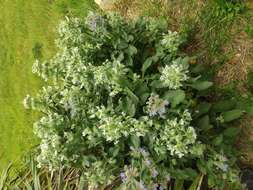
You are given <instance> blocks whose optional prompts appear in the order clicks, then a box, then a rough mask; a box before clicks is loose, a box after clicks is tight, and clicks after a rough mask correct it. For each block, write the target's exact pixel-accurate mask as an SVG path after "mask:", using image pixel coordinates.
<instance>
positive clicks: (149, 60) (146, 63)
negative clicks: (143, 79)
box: [141, 57, 153, 76]
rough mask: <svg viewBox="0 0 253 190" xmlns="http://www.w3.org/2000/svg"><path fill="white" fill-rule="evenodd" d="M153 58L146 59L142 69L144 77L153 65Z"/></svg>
mask: <svg viewBox="0 0 253 190" xmlns="http://www.w3.org/2000/svg"><path fill="white" fill-rule="evenodd" d="M152 62H153V61H152V58H151V57H149V58H147V59H146V61H145V62H144V63H143V65H142V68H141V72H142V76H144V74H145V72H146V70H147V69H148V68H149V67H150V66H151V65H152Z"/></svg>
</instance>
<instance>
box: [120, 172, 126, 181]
mask: <svg viewBox="0 0 253 190" xmlns="http://www.w3.org/2000/svg"><path fill="white" fill-rule="evenodd" d="M120 179H121V181H122V182H123V183H125V182H126V181H127V176H126V174H125V173H124V172H121V173H120Z"/></svg>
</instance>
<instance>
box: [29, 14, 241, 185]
mask: <svg viewBox="0 0 253 190" xmlns="http://www.w3.org/2000/svg"><path fill="white" fill-rule="evenodd" d="M183 39H184V38H183V37H181V36H180V35H179V34H177V33H176V32H171V31H168V30H167V26H166V24H164V23H160V22H157V21H152V20H147V19H144V18H141V19H139V20H137V21H135V22H130V21H125V20H124V19H123V18H121V17H120V16H118V15H115V14H108V15H97V14H95V13H91V14H90V15H88V17H87V18H86V19H76V18H67V19H66V20H65V21H63V22H62V23H61V24H60V26H59V38H58V40H57V46H58V48H59V51H58V53H57V54H56V55H55V57H54V58H52V59H51V60H49V61H46V62H43V63H39V62H38V61H37V62H36V63H35V64H34V66H33V72H34V73H37V74H38V75H39V76H40V77H41V78H43V79H44V80H45V81H48V82H49V84H50V85H49V86H47V87H44V88H43V89H42V90H41V91H40V92H39V93H38V95H37V96H36V97H35V98H33V97H30V96H29V95H28V96H27V97H26V98H25V100H24V104H25V107H26V108H32V109H35V110H38V111H40V112H42V113H43V114H44V116H43V117H42V118H41V119H40V120H39V121H37V122H36V123H35V133H36V134H37V135H38V137H39V138H40V139H41V144H40V155H39V156H38V158H37V161H38V162H39V166H49V167H50V168H51V169H54V168H57V167H59V166H62V165H63V166H66V167H79V168H83V169H84V176H85V178H86V180H87V181H88V184H89V187H90V188H97V187H99V186H102V187H103V186H107V185H111V184H115V186H116V187H117V188H120V189H153V188H155V189H164V188H167V187H168V186H173V181H175V186H176V187H175V188H176V189H177V188H179V187H183V186H184V185H186V186H187V183H184V181H193V185H192V188H194V184H195V186H198V187H199V184H198V182H196V181H202V180H203V177H204V176H205V177H206V178H207V180H208V185H209V187H213V188H218V189H222V188H223V187H225V185H227V184H229V185H231V186H233V187H234V189H239V188H240V183H239V176H238V174H239V171H238V170H237V167H236V165H235V161H236V159H235V154H236V153H235V150H234V147H233V140H234V138H232V137H234V136H235V134H237V132H238V131H236V129H234V128H229V124H230V122H231V121H233V120H235V119H237V118H238V117H240V116H241V115H242V114H243V112H244V111H243V110H240V109H235V108H234V107H229V109H226V110H222V109H217V108H219V106H217V103H215V104H213V102H210V101H209V100H208V97H209V96H210V95H212V90H211V88H212V85H213V84H212V82H210V81H206V80H205V79H204V78H203V77H202V75H201V74H202V73H201V72H200V73H199V72H198V69H196V67H197V66H198V65H197V66H195V65H191V64H190V63H191V60H192V58H191V57H187V56H186V55H184V54H182V53H180V45H181V44H182V43H183ZM226 101H229V102H232V103H233V101H232V99H231V100H226ZM218 103H219V102H218ZM223 136H228V137H231V138H229V140H227V139H224V138H223ZM119 179H120V183H117V182H118V181H119Z"/></svg>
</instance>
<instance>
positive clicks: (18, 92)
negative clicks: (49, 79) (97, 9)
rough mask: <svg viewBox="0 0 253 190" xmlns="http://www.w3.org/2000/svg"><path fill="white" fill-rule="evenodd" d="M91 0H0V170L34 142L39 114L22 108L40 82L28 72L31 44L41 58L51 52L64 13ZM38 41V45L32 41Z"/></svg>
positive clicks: (83, 8)
mask: <svg viewBox="0 0 253 190" xmlns="http://www.w3.org/2000/svg"><path fill="white" fill-rule="evenodd" d="M92 7H94V4H93V2H92V1H91V0H78V1H76V0H0V10H1V11H0V163H1V164H0V171H1V169H3V168H5V167H6V165H7V164H8V162H10V161H17V160H18V159H19V158H20V156H21V155H22V154H24V153H25V152H26V151H28V150H29V149H30V148H31V147H32V146H34V145H35V144H36V141H37V140H36V139H35V138H34V136H33V132H32V124H33V122H34V121H35V120H36V118H37V116H36V114H34V113H31V112H30V111H26V110H25V109H24V108H23V104H22V101H23V99H24V97H25V95H26V94H34V93H36V91H37V90H38V89H39V88H40V87H41V86H42V82H41V81H40V80H39V79H38V78H37V77H36V76H34V75H33V74H32V72H31V66H32V64H33V62H34V60H35V58H34V53H33V51H32V50H33V48H34V47H36V46H37V47H40V49H41V52H42V59H46V58H49V57H51V56H52V55H53V54H54V52H55V46H54V40H55V37H56V35H55V30H56V26H57V24H58V22H59V20H60V19H61V18H62V17H63V15H64V14H66V13H70V14H72V15H79V16H82V15H85V14H86V13H87V12H88V10H89V9H91V8H92ZM36 44H37V45H36Z"/></svg>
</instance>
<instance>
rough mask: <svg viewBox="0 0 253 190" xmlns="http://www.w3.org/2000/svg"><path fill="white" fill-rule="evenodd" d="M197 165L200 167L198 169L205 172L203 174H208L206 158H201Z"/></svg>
mask: <svg viewBox="0 0 253 190" xmlns="http://www.w3.org/2000/svg"><path fill="white" fill-rule="evenodd" d="M197 167H198V169H199V171H200V172H201V173H203V174H206V173H207V171H206V163H205V161H204V160H201V159H199V160H198V161H197Z"/></svg>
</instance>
